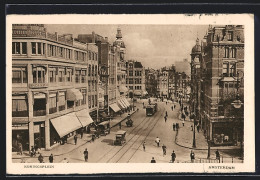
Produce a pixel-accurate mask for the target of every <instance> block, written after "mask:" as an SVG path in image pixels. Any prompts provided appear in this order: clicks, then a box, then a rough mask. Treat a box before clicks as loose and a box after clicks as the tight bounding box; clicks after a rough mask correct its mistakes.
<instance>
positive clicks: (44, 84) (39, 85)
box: [29, 83, 48, 89]
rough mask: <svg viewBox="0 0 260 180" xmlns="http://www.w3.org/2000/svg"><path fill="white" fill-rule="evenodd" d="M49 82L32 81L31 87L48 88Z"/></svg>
mask: <svg viewBox="0 0 260 180" xmlns="http://www.w3.org/2000/svg"><path fill="white" fill-rule="evenodd" d="M47 87H48V83H31V84H29V88H32V89H33V88H47Z"/></svg>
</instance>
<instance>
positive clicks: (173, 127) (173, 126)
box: [172, 123, 176, 131]
mask: <svg viewBox="0 0 260 180" xmlns="http://www.w3.org/2000/svg"><path fill="white" fill-rule="evenodd" d="M175 127H176V125H175V123H173V124H172V129H173V130H174V131H175Z"/></svg>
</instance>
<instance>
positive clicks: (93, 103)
mask: <svg viewBox="0 0 260 180" xmlns="http://www.w3.org/2000/svg"><path fill="white" fill-rule="evenodd" d="M94 105H95V101H94V95H92V107H94Z"/></svg>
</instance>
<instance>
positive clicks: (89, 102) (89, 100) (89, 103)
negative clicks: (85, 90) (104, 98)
mask: <svg viewBox="0 0 260 180" xmlns="http://www.w3.org/2000/svg"><path fill="white" fill-rule="evenodd" d="M88 107H89V108H91V96H88Z"/></svg>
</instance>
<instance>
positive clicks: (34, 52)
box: [31, 42, 36, 54]
mask: <svg viewBox="0 0 260 180" xmlns="http://www.w3.org/2000/svg"><path fill="white" fill-rule="evenodd" d="M31 44H32V54H36V42H32V43H31Z"/></svg>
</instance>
